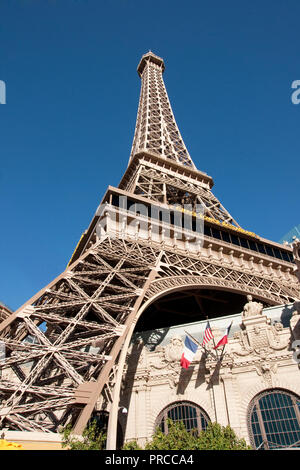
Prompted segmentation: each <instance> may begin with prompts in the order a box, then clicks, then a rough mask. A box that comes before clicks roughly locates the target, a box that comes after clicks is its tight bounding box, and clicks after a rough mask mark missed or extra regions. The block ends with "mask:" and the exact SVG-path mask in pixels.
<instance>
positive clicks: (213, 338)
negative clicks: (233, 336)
mask: <svg viewBox="0 0 300 470" xmlns="http://www.w3.org/2000/svg"><path fill="white" fill-rule="evenodd" d="M207 321H208V324H209V328H210V323H209V320H207ZM210 331H211V328H210ZM212 340H213V343H214V350H215V351H216V355H217V359H218V360H219V354H218V351H217V350H216V349H215V347H216V343H215V337H214V335H212Z"/></svg>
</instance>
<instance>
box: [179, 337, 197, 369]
mask: <svg viewBox="0 0 300 470" xmlns="http://www.w3.org/2000/svg"><path fill="white" fill-rule="evenodd" d="M197 349H198V344H197V343H196V342H195V341H193V340H192V339H191V338H190V337H189V336H186V338H185V341H184V350H183V353H182V356H181V360H180V365H181V367H183V368H184V369H188V368H189V365H190V363H191V362H192V360H193V359H194V356H195V354H196V352H197Z"/></svg>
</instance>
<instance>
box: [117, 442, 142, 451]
mask: <svg viewBox="0 0 300 470" xmlns="http://www.w3.org/2000/svg"><path fill="white" fill-rule="evenodd" d="M122 450H143V449H142V447H140V446H139V445H138V443H137V442H136V441H129V442H126V444H124V445H123V447H122Z"/></svg>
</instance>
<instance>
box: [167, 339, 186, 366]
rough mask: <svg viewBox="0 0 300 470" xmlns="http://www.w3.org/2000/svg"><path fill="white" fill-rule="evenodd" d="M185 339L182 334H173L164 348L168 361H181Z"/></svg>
mask: <svg viewBox="0 0 300 470" xmlns="http://www.w3.org/2000/svg"><path fill="white" fill-rule="evenodd" d="M183 347H184V344H183V341H182V338H181V337H180V336H173V338H171V340H170V342H169V344H168V345H167V346H166V347H165V348H164V354H165V360H166V361H168V362H174V361H180V358H181V356H182V351H183Z"/></svg>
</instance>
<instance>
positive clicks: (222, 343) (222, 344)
mask: <svg viewBox="0 0 300 470" xmlns="http://www.w3.org/2000/svg"><path fill="white" fill-rule="evenodd" d="M231 325H232V322H231V323H230V325H229V326H228V327H227V328H226V331H225V334H224V336H222V338H221V339H220V341H219V342H218V344H217V345H216V346H215V347H214V349H217V348H218V347H219V346H225V344H227V343H228V336H229V331H230V328H231Z"/></svg>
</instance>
